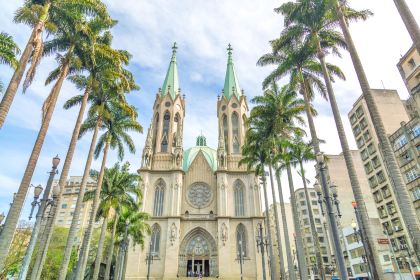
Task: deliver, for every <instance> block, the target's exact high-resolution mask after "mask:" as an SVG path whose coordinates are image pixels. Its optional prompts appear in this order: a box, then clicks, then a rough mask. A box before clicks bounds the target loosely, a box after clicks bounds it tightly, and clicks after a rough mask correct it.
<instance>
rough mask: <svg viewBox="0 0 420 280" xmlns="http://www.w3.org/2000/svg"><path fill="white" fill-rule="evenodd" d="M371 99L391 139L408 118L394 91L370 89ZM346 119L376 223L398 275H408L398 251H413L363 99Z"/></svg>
mask: <svg viewBox="0 0 420 280" xmlns="http://www.w3.org/2000/svg"><path fill="white" fill-rule="evenodd" d="M372 95H373V97H374V100H375V103H376V106H377V108H378V112H379V115H380V117H381V119H382V122H383V124H384V128H385V132H386V133H387V134H389V135H391V134H393V133H394V132H395V131H396V130H398V129H399V128H400V126H401V122H408V121H409V115H408V114H407V111H406V108H405V106H404V103H403V102H402V101H401V99H400V97H399V95H398V92H397V91H395V90H380V89H372ZM390 112H392V114H391V113H390ZM349 119H350V123H351V126H352V129H353V134H354V137H355V139H356V143H357V147H358V148H359V150H360V156H361V158H362V161H363V166H364V170H365V174H366V176H367V178H368V183H369V187H370V191H371V193H372V194H373V199H374V202H375V206H376V209H377V213H378V216H379V220H380V222H381V224H382V227H383V230H384V231H386V232H387V233H388V234H389V237H390V241H391V245H392V249H393V250H394V252H395V255H396V258H397V263H398V266H399V269H400V270H401V271H402V272H408V271H409V264H408V262H407V261H406V259H405V252H404V250H402V249H401V248H402V246H408V247H409V248H410V250H411V251H413V246H412V244H411V241H410V238H409V235H408V231H407V228H406V226H405V223H404V222H403V218H402V216H401V212H400V210H399V208H398V204H397V200H396V197H395V193H394V191H393V187H392V185H391V184H392V180H391V178H390V176H389V175H388V172H387V170H386V165H385V161H384V158H383V156H382V154H381V149H380V146H379V141H378V138H377V137H376V133H375V130H374V127H373V124H372V120H371V118H370V115H369V112H368V109H367V106H366V102H365V100H364V99H363V96H361V97H360V98H359V99H358V100H357V101H356V103H355V104H354V105H353V108H352V109H351V111H350V113H349Z"/></svg>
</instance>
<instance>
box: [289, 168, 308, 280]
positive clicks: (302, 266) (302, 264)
mask: <svg viewBox="0 0 420 280" xmlns="http://www.w3.org/2000/svg"><path fill="white" fill-rule="evenodd" d="M286 167H287V180H288V181H289V191H290V204H292V215H293V225H294V228H295V237H296V253H297V260H298V266H299V275H300V279H303V280H307V279H308V265H307V264H306V258H305V254H304V253H303V240H302V234H301V232H302V230H301V229H300V226H299V225H300V222H299V215H298V211H297V205H296V196H295V187H294V184H293V176H292V169H291V168H290V163H287V165H286Z"/></svg>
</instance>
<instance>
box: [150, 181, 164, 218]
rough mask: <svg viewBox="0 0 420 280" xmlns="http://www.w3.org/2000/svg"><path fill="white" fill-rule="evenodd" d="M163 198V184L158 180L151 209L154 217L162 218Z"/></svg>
mask: <svg viewBox="0 0 420 280" xmlns="http://www.w3.org/2000/svg"><path fill="white" fill-rule="evenodd" d="M164 198H165V182H164V181H163V180H162V179H160V180H159V182H158V184H157V185H156V188H155V202H154V207H153V215H154V216H162V213H163V201H164Z"/></svg>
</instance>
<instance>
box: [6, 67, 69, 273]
mask: <svg viewBox="0 0 420 280" xmlns="http://www.w3.org/2000/svg"><path fill="white" fill-rule="evenodd" d="M68 70H69V64H68V63H65V64H64V65H63V67H62V70H61V73H60V77H59V78H58V80H57V82H56V83H55V85H54V87H53V88H52V90H51V93H50V95H49V97H48V98H50V100H49V106H48V107H47V109H46V112H45V115H44V116H43V118H42V123H41V128H40V130H39V132H38V136H37V139H36V141H35V144H34V147H33V149H32V153H31V156H30V157H29V161H28V164H27V165H26V169H25V173H24V175H23V178H22V181H21V183H20V186H19V189H18V192H17V193H16V197H15V199H14V200H13V204H12V206H11V207H10V210H9V213H8V214H7V218H6V222H5V223H4V226H3V229H2V231H1V234H0V271H1V270H2V269H3V266H4V261H5V259H6V257H7V254H8V252H9V247H10V244H11V242H12V239H13V235H14V232H15V229H16V225H17V223H18V221H19V217H20V212H21V210H22V208H23V204H24V202H25V198H26V195H27V193H28V189H29V184H30V183H31V180H32V175H33V174H34V170H35V167H36V164H37V162H38V158H39V154H40V153H41V149H42V146H43V144H44V140H45V136H46V135H47V131H48V127H49V124H50V121H51V118H52V115H53V113H54V109H55V105H56V103H57V99H58V95H59V93H60V90H61V86H62V85H63V81H64V79H65V78H66V76H67V73H68Z"/></svg>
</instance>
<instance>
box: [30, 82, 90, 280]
mask: <svg viewBox="0 0 420 280" xmlns="http://www.w3.org/2000/svg"><path fill="white" fill-rule="evenodd" d="M89 94H90V87H87V88H86V90H85V93H84V96H83V100H82V104H81V105H80V109H79V115H78V116H77V120H76V124H75V126H74V129H73V134H72V136H71V140H70V144H69V148H68V150H67V155H66V159H65V160H64V165H63V169H62V171H61V176H60V180H59V181H58V185H59V186H60V194H59V196H58V199H57V202H56V203H54V204H53V205H52V206H51V209H50V212H49V214H48V218H47V222H46V225H45V229H44V233H43V234H42V237H41V240H40V242H39V248H38V253H37V256H36V260H35V264H34V267H33V269H32V273H31V280H39V279H40V277H41V272H42V268H43V267H44V262H45V258H46V256H47V252H48V247H49V245H50V241H51V236H52V234H53V226H54V224H55V221H56V219H57V216H58V215H57V213H58V211H57V208H58V206H59V205H60V201H61V198H62V195H63V192H64V187H65V186H66V180H67V176H68V175H69V170H70V166H71V162H72V160H73V155H74V151H75V149H76V144H77V139H78V137H79V132H80V127H81V126H82V121H83V115H84V113H85V109H86V106H87V102H88V98H89Z"/></svg>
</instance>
